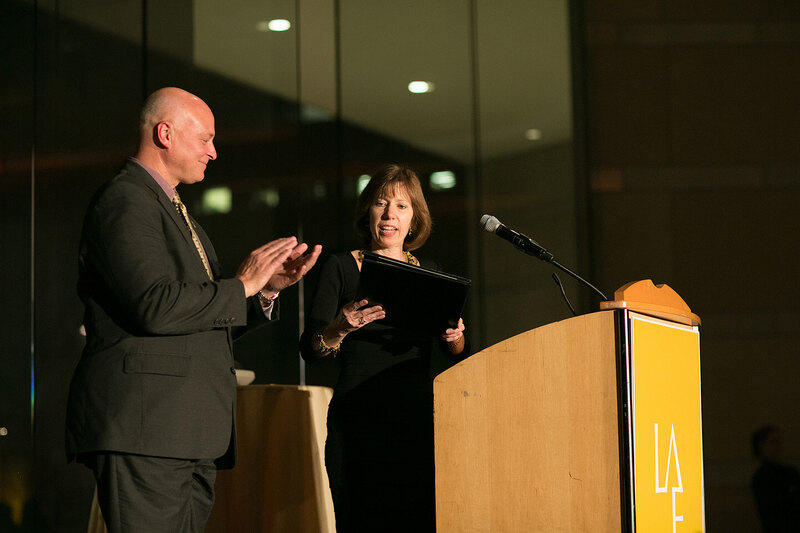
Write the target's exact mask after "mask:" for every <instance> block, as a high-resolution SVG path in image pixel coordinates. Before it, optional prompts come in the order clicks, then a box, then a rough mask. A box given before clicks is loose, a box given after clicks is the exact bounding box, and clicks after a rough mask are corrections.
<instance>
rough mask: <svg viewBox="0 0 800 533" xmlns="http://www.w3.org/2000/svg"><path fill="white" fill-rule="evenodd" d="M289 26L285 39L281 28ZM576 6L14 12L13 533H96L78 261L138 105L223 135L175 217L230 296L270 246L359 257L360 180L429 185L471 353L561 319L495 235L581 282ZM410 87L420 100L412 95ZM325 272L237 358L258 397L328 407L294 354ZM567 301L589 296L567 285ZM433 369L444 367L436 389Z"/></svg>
mask: <svg viewBox="0 0 800 533" xmlns="http://www.w3.org/2000/svg"><path fill="white" fill-rule="evenodd" d="M276 19H280V20H282V21H284V23H283V24H284V28H283V29H282V31H275V30H274V26H273V29H270V21H274V20H276ZM568 28H569V24H568V10H567V0H558V1H546V2H526V1H519V0H500V1H492V2H490V1H489V0H443V1H438V2H426V1H423V0H407V1H404V2H374V1H371V0H346V1H345V0H302V1H297V0H233V1H228V2H219V1H217V0H164V1H159V2H152V1H145V0H117V1H115V2H108V1H107V0H39V1H36V2H35V1H34V0H25V1H22V0H8V1H6V2H3V3H2V4H0V39H2V43H3V49H4V50H6V51H9V53H4V54H3V55H2V56H0V61H1V62H2V63H0V67H2V72H3V73H4V76H5V77H4V82H5V83H3V84H2V85H3V86H2V87H0V113H2V119H3V123H4V124H13V125H14V127H13V128H4V129H3V131H2V132H0V136H2V143H0V175H1V176H0V177H2V179H0V187H2V190H3V192H4V194H3V200H2V203H3V205H2V207H3V209H2V210H0V213H2V214H1V215H0V216H2V218H3V224H2V226H1V228H2V229H0V235H2V239H1V240H0V244H1V245H2V251H3V264H4V272H11V273H13V275H11V276H8V275H7V276H5V277H4V279H3V281H2V282H0V283H2V300H3V306H2V315H3V320H1V321H0V324H2V326H0V328H1V329H2V332H1V333H2V372H0V386H2V388H1V389H0V531H5V530H13V529H12V528H14V527H16V528H17V530H21V531H25V532H32V531H37V532H38V531H59V532H61V531H64V532H72V531H75V532H77V531H85V530H86V525H87V520H88V511H89V504H90V501H91V496H92V490H93V486H94V483H93V480H92V477H91V475H90V473H89V471H88V469H86V468H84V467H82V466H79V465H75V464H67V463H66V462H65V457H64V417H65V404H66V397H67V390H68V386H69V378H70V376H71V375H72V371H73V369H74V367H75V365H76V363H77V361H78V359H79V357H80V352H81V349H82V346H83V343H84V338H83V336H82V333H81V323H82V312H83V306H82V304H81V302H80V301H79V300H78V298H77V295H76V291H75V282H76V279H77V247H78V241H79V237H80V228H81V222H82V217H83V213H84V210H85V208H86V205H87V203H88V201H89V198H90V196H91V194H92V193H93V192H94V191H95V190H96V188H97V187H98V186H99V185H100V184H101V183H102V182H104V181H106V180H108V179H109V178H110V177H112V176H113V175H114V173H115V172H116V171H117V169H118V168H119V167H120V165H121V164H122V163H123V162H124V160H125V158H126V157H127V156H129V155H132V154H133V152H134V151H135V149H136V141H137V133H138V132H137V120H138V113H139V108H140V105H141V102H142V100H143V99H144V97H145V96H146V95H147V94H149V93H150V92H151V91H153V90H154V89H157V88H159V87H163V86H168V85H174V86H179V87H182V88H185V89H187V90H189V91H191V92H193V93H195V94H197V95H198V96H200V97H201V98H203V99H204V100H205V101H206V102H207V103H208V104H209V105H210V107H211V108H212V110H213V111H214V113H215V118H216V133H217V136H216V139H215V144H216V147H217V151H218V159H217V160H216V161H214V162H213V163H212V164H211V165H209V168H208V171H207V173H206V179H205V180H204V181H203V182H202V183H199V184H196V185H193V186H190V187H185V189H182V190H181V195H182V197H183V199H184V201H185V202H186V204H187V205H188V208H189V210H190V212H191V213H192V214H193V216H195V218H196V219H198V221H199V222H200V223H201V224H202V225H203V227H204V228H205V229H206V231H207V232H208V233H209V235H210V237H211V239H212V240H213V242H214V245H215V248H216V251H217V253H218V255H219V257H220V259H221V261H222V263H223V266H224V267H225V268H226V275H233V274H234V273H235V271H236V268H237V267H238V265H239V264H240V262H241V261H242V259H243V258H244V257H245V256H246V255H247V254H248V253H249V252H250V251H251V250H252V249H254V248H256V247H257V246H259V245H261V244H263V243H264V242H267V241H269V240H272V239H274V238H276V237H279V236H286V235H297V236H298V237H299V238H300V239H301V240H304V241H307V242H310V243H320V244H323V245H324V247H325V252H324V253H325V254H328V253H334V252H337V251H341V250H350V249H354V248H357V247H358V246H359V244H358V242H357V241H356V237H355V234H354V230H353V224H352V216H353V210H354V206H355V200H356V196H357V192H358V188H357V184H358V181H359V179H360V178H361V177H362V176H363V175H365V174H370V173H371V172H373V171H374V170H375V169H376V168H377V167H378V166H379V165H380V164H383V163H388V162H397V163H402V164H405V165H408V166H410V167H411V168H413V169H414V170H416V171H417V173H418V175H419V176H420V178H421V180H422V183H423V189H424V192H425V195H426V198H427V200H428V203H429V205H430V207H431V212H432V215H433V217H434V223H435V226H434V232H433V234H432V235H431V238H430V240H429V242H428V243H427V244H426V245H425V246H424V247H423V248H422V249H421V250H420V252H419V253H420V255H424V256H429V257H431V258H433V259H436V260H437V261H438V262H439V263H440V264H441V266H442V268H443V269H445V270H446V271H449V272H452V273H455V274H460V275H464V276H468V277H470V278H472V279H473V288H472V292H471V294H470V297H469V300H468V309H467V311H466V312H465V317H466V318H467V325H468V328H469V331H470V335H471V339H472V341H473V345H474V347H475V348H476V349H480V348H482V347H484V346H486V345H487V344H489V343H491V342H495V341H497V340H500V339H502V338H505V337H508V336H509V335H512V334H514V333H518V332H520V331H524V330H527V329H530V328H532V327H535V326H538V325H541V324H543V323H546V322H551V321H553V320H557V319H559V318H564V317H565V316H566V315H567V312H568V311H567V307H566V305H565V304H564V303H563V302H562V301H561V300H560V296H559V293H558V289H557V288H556V287H555V285H554V284H553V283H552V281H551V280H550V279H549V277H550V272H551V271H552V270H553V269H552V268H551V267H549V266H547V265H545V264H543V263H539V262H537V261H536V260H535V259H533V258H531V257H528V256H524V255H522V254H520V253H519V252H517V251H515V250H513V249H512V248H511V247H510V245H509V244H507V243H503V242H500V241H499V239H497V238H496V237H494V236H491V235H487V234H486V233H484V232H483V231H481V230H480V228H479V225H478V219H479V218H480V215H481V214H483V213H490V214H493V215H496V216H498V217H499V218H500V219H501V220H502V221H503V222H504V223H506V224H508V225H509V226H511V227H514V228H516V229H518V230H520V231H523V232H526V233H528V234H529V235H530V236H531V237H535V238H537V239H538V240H539V241H540V242H541V243H542V244H543V245H545V246H546V247H548V248H550V249H551V251H553V252H554V253H555V254H556V256H557V258H558V259H559V260H560V261H561V262H563V263H564V264H566V265H568V266H576V262H577V247H578V245H577V242H578V241H579V236H580V234H581V232H582V228H581V227H580V225H579V223H578V222H576V220H578V219H579V218H580V217H579V215H580V213H579V212H578V209H577V208H576V200H575V199H576V196H578V195H579V192H578V191H579V189H578V188H577V187H576V185H575V183H576V179H575V170H574V168H575V167H574V160H575V158H576V150H575V143H574V134H573V127H572V123H573V117H572V116H571V109H572V107H571V101H572V96H571V92H572V89H571V80H570V74H569V73H570V57H569V39H570V36H569V31H568ZM412 82H427V83H428V90H427V92H426V91H422V92H412V90H410V88H411V89H413V91H418V89H417V88H416V85H411V84H412ZM318 272H319V268H317V269H315V270H314V271H312V272H311V274H310V275H309V276H308V277H307V279H306V280H305V282H304V283H303V284H300V285H299V286H298V287H297V288H291V289H289V290H287V291H284V293H282V294H281V296H280V302H281V321H280V322H279V323H278V324H274V325H272V326H268V327H266V328H264V329H263V330H261V331H258V332H254V333H253V334H251V335H249V336H247V337H245V338H244V339H242V341H240V342H239V343H238V345H237V347H236V357H237V362H238V363H239V366H241V367H244V368H249V369H252V370H254V371H255V373H256V383H290V384H291V383H302V382H306V381H307V382H308V383H309V384H326V385H332V384H333V383H334V382H335V379H336V371H337V369H336V367H335V362H334V364H333V365H329V366H326V365H314V366H309V367H308V368H306V367H305V366H304V365H302V364H301V363H300V360H299V357H298V354H297V339H298V335H299V333H300V331H301V329H302V324H303V312H304V306H305V303H306V302H308V301H309V300H310V296H311V292H312V290H313V287H314V284H315V282H316V276H317V274H318ZM562 279H563V280H564V284H565V286H566V289H567V293H568V294H570V296H571V297H572V298H573V300H574V299H575V298H576V295H577V294H579V291H582V290H583V289H578V288H577V287H576V286H575V284H574V282H572V281H571V280H569V279H564V276H562ZM444 364H445V363H444V362H442V368H444Z"/></svg>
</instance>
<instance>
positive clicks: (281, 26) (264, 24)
mask: <svg viewBox="0 0 800 533" xmlns="http://www.w3.org/2000/svg"><path fill="white" fill-rule="evenodd" d="M291 27H292V23H291V22H289V21H288V20H286V19H272V20H262V21H261V22H258V23H257V24H256V29H257V30H258V31H286V30H288V29H290V28H291Z"/></svg>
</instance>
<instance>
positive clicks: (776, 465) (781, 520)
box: [752, 425, 800, 533]
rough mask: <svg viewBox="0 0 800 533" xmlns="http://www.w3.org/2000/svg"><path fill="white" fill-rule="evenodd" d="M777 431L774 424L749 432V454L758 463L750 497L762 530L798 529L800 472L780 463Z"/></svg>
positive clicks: (783, 532)
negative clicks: (754, 505) (751, 442)
mask: <svg viewBox="0 0 800 533" xmlns="http://www.w3.org/2000/svg"><path fill="white" fill-rule="evenodd" d="M781 448H782V441H781V434H780V430H779V429H778V428H777V427H776V426H772V425H769V426H764V427H762V428H760V429H758V430H756V431H755V432H754V433H753V453H755V455H756V457H758V459H759V461H761V465H760V466H759V467H758V470H756V472H755V474H753V482H752V488H753V496H754V497H755V500H756V507H758V514H759V517H760V518H761V526H762V531H764V533H798V532H800V473H798V470H797V469H796V468H794V467H792V466H789V465H785V464H781V463H780V456H781Z"/></svg>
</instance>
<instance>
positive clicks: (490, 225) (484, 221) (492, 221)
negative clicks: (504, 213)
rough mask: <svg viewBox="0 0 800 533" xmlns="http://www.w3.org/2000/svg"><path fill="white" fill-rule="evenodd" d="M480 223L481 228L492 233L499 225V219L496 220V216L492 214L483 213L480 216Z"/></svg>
mask: <svg viewBox="0 0 800 533" xmlns="http://www.w3.org/2000/svg"><path fill="white" fill-rule="evenodd" d="M481 225H482V226H483V229H485V230H486V231H488V232H489V233H494V232H496V231H497V228H499V227H500V221H499V220H497V217H493V216H492V215H483V216H482V217H481Z"/></svg>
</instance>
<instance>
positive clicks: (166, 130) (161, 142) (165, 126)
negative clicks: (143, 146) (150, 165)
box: [153, 122, 173, 148]
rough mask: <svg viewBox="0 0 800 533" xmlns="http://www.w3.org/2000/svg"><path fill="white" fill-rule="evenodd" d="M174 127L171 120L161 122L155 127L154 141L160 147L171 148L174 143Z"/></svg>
mask: <svg viewBox="0 0 800 533" xmlns="http://www.w3.org/2000/svg"><path fill="white" fill-rule="evenodd" d="M172 134H173V128H172V124H171V123H169V122H159V123H158V124H156V126H155V128H153V143H155V145H156V146H158V147H159V148H169V147H170V145H171V144H172Z"/></svg>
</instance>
